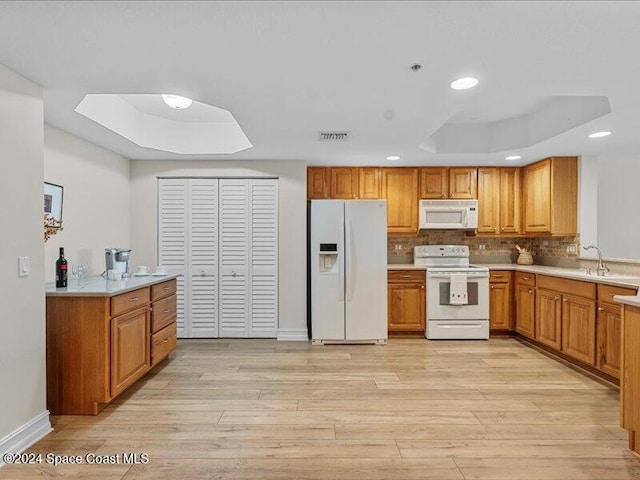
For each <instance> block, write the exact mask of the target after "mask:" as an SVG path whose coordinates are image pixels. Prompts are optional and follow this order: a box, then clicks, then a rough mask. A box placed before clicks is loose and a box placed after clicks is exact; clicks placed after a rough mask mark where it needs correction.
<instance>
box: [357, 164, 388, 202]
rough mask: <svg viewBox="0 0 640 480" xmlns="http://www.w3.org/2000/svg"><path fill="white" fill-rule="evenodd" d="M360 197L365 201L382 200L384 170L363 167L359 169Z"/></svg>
mask: <svg viewBox="0 0 640 480" xmlns="http://www.w3.org/2000/svg"><path fill="white" fill-rule="evenodd" d="M358 177H359V197H360V198H362V199H365V200H377V199H379V198H382V192H381V191H380V190H381V188H380V184H381V177H382V169H381V168H378V167H361V168H359V169H358Z"/></svg>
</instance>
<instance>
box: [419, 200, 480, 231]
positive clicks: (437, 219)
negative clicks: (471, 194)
mask: <svg viewBox="0 0 640 480" xmlns="http://www.w3.org/2000/svg"><path fill="white" fill-rule="evenodd" d="M419 210H420V229H421V230H453V229H457V230H475V229H476V228H478V200H420V205H419Z"/></svg>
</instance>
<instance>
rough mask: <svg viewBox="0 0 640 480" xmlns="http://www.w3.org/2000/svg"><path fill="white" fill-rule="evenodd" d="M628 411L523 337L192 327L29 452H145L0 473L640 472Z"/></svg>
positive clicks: (579, 476) (135, 477) (158, 479)
mask: <svg viewBox="0 0 640 480" xmlns="http://www.w3.org/2000/svg"><path fill="white" fill-rule="evenodd" d="M618 409H619V402H618V392H617V391H616V390H613V389H610V388H608V387H607V386H606V385H603V384H601V383H599V382H596V381H594V380H592V379H590V378H587V377H586V376H583V375H582V374H580V373H578V372H576V371H574V370H572V369H570V368H568V367H566V366H564V365H561V364H560V363H558V362H556V361H554V360H552V359H550V358H547V357H546V356H545V355H543V354H541V353H539V352H537V351H535V350H533V349H531V348H529V347H527V346H524V345H522V344H520V343H519V342H517V341H516V340H513V339H496V340H490V341H488V342H457V341H444V342H427V341H426V340H423V339H391V340H390V341H389V344H388V345H386V346H373V345H371V346H365V345H348V346H335V345H334V346H315V347H313V346H311V345H309V344H307V343H297V342H276V341H272V340H189V341H186V340H182V341H180V342H179V345H178V349H177V351H176V352H175V353H174V354H172V356H171V357H170V359H169V360H167V361H165V362H163V363H162V364H160V365H159V366H158V367H157V368H156V369H155V370H153V371H152V372H151V374H150V375H148V376H147V377H146V379H143V380H142V381H141V382H139V384H138V385H136V386H135V387H134V388H133V389H132V390H130V391H128V392H127V393H126V394H125V395H124V396H123V397H122V398H120V399H119V400H118V401H117V402H115V403H114V404H113V405H111V406H109V407H108V408H107V409H106V410H104V411H103V412H102V413H101V414H100V415H99V416H97V417H78V416H63V417H54V418H53V419H52V421H53V423H54V428H55V431H54V432H53V433H52V434H50V435H49V436H48V437H46V438H45V439H43V440H42V441H40V442H39V443H38V444H36V445H35V446H34V447H33V448H32V449H31V450H30V451H32V452H55V453H58V454H63V455H71V454H78V455H82V456H84V455H85V454H86V453H88V452H94V453H96V454H99V455H115V454H118V453H123V452H137V453H143V452H144V453H147V454H148V455H149V463H148V464H146V465H133V466H132V465H123V464H120V465H102V466H100V465H81V466H61V467H56V468H54V467H51V466H46V465H40V466H18V465H12V466H7V467H5V468H3V469H1V470H0V478H2V479H4V478H7V479H16V480H21V479H30V478H43V477H44V478H47V477H51V478H74V479H78V478H86V479H99V480H103V479H110V480H120V479H125V480H143V479H144V480H147V479H149V480H151V479H153V480H165V479H166V480H168V479H171V480H173V479H189V480H191V479H192V480H199V479H230V480H235V479H237V480H252V479H256V480H257V479H260V480H272V479H274V480H275V479H290V480H297V479H301V480H302V479H305V480H306V479H342V480H349V479H354V480H355V479H366V480H378V479H379V480H387V479H389V480H393V479H403V480H405V479H406V480H408V479H422V480H425V479H437V480H447V479H483V480H498V479H505V480H506V479H508V480H519V479H530V480H533V479H544V480H560V479H562V480H565V479H566V480H583V479H585V480H586V479H593V480H614V479H615V480H618V479H640V460H639V459H638V458H636V457H634V456H633V455H631V454H630V453H629V452H628V451H627V439H626V432H625V431H624V430H622V429H621V428H620V427H619V426H618Z"/></svg>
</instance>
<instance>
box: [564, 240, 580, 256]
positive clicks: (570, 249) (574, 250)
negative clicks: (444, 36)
mask: <svg viewBox="0 0 640 480" xmlns="http://www.w3.org/2000/svg"><path fill="white" fill-rule="evenodd" d="M567 253H568V254H569V255H577V254H578V245H577V244H575V243H571V244H569V245H567Z"/></svg>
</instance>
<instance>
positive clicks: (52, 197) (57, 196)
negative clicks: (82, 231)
mask: <svg viewBox="0 0 640 480" xmlns="http://www.w3.org/2000/svg"><path fill="white" fill-rule="evenodd" d="M63 190H64V188H63V187H62V186H60V185H56V184H54V183H47V182H44V214H45V215H48V216H50V217H51V218H52V219H53V220H55V224H57V225H60V224H61V223H62V192H63ZM54 228H55V227H54Z"/></svg>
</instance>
